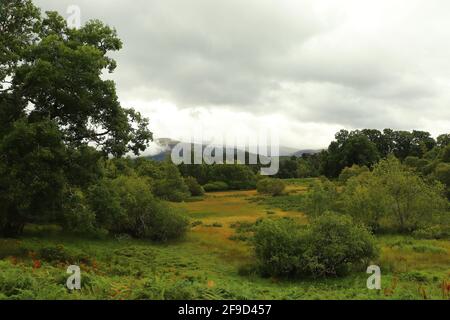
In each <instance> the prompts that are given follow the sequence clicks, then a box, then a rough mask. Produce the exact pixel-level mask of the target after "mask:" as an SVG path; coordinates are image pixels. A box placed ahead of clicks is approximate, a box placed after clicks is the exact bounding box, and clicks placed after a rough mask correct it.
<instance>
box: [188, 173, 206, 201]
mask: <svg viewBox="0 0 450 320" xmlns="http://www.w3.org/2000/svg"><path fill="white" fill-rule="evenodd" d="M184 182H185V183H186V185H187V187H188V188H189V192H190V193H191V196H193V197H197V196H202V195H204V194H205V190H204V189H203V187H202V186H201V185H200V184H199V183H198V182H197V180H196V179H195V178H194V177H185V178H184Z"/></svg>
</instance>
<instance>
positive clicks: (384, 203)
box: [340, 157, 448, 233]
mask: <svg viewBox="0 0 450 320" xmlns="http://www.w3.org/2000/svg"><path fill="white" fill-rule="evenodd" d="M361 177H362V176H360V177H356V178H351V179H350V180H348V182H347V183H346V185H345V188H344V192H343V193H342V196H341V198H340V200H341V201H340V205H341V206H340V209H341V210H342V211H343V213H345V214H349V215H351V216H352V217H353V218H354V219H355V220H356V221H357V222H362V223H364V224H366V225H367V226H369V227H370V228H371V229H372V230H373V231H378V230H381V229H385V230H389V231H395V232H396V231H399V232H409V233H411V232H414V231H415V230H418V229H421V228H426V227H428V226H430V225H433V224H441V223H443V220H444V217H445V215H446V214H445V212H446V210H447V208H448V202H447V200H446V199H445V197H443V193H444V187H443V186H442V185H441V184H440V183H429V182H426V181H425V180H424V179H422V178H421V177H420V176H419V175H418V174H417V173H415V172H414V171H412V170H411V169H410V168H408V167H407V166H405V165H403V164H401V163H400V161H399V160H397V159H396V158H393V157H390V158H388V159H387V160H382V161H380V162H379V163H378V164H377V165H375V167H374V170H373V172H371V173H366V174H364V178H361Z"/></svg>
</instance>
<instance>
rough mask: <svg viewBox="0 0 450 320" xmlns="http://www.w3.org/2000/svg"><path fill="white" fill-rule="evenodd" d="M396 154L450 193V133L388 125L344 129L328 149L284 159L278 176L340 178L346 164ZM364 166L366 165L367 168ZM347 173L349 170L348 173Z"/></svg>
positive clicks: (371, 163)
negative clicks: (386, 127)
mask: <svg viewBox="0 0 450 320" xmlns="http://www.w3.org/2000/svg"><path fill="white" fill-rule="evenodd" d="M389 155H393V156H395V157H396V158H397V159H399V160H400V161H401V162H402V163H404V164H406V165H408V166H409V167H411V168H413V169H414V170H416V171H417V172H418V173H420V174H421V175H422V176H423V177H426V178H427V179H429V180H438V181H440V182H442V183H443V184H444V185H445V186H446V188H447V193H448V195H449V196H450V191H449V190H450V134H443V135H440V136H439V137H437V139H434V138H433V137H432V136H431V134H430V133H428V132H424V131H415V130H414V131H412V132H409V131H394V130H391V129H385V130H383V131H379V130H375V129H364V130H355V131H347V130H341V131H339V132H338V133H337V134H336V136H335V141H333V142H331V143H330V145H329V147H328V149H326V150H323V151H321V152H319V153H316V154H304V155H302V157H301V158H296V157H291V158H288V159H281V161H280V171H279V173H278V175H277V177H279V178H282V179H287V178H306V177H319V176H326V177H328V178H330V179H334V178H338V177H339V176H340V175H341V174H342V173H343V171H344V169H345V170H348V169H346V168H351V167H352V166H354V165H357V166H359V167H362V168H366V169H369V168H372V167H373V166H374V165H375V164H376V163H378V162H379V161H380V160H381V159H385V158H387V157H388V156H389ZM363 170H364V169H363ZM344 175H345V173H344Z"/></svg>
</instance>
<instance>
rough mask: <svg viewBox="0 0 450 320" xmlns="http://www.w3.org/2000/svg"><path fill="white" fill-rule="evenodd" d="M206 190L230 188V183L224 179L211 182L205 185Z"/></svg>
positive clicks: (215, 190) (214, 190)
mask: <svg viewBox="0 0 450 320" xmlns="http://www.w3.org/2000/svg"><path fill="white" fill-rule="evenodd" d="M203 189H205V191H206V192H217V191H226V190H228V184H226V183H225V182H222V181H216V182H210V183H207V184H205V185H204V186H203Z"/></svg>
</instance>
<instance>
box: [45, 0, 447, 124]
mask: <svg viewBox="0 0 450 320" xmlns="http://www.w3.org/2000/svg"><path fill="white" fill-rule="evenodd" d="M317 1H319V0H317ZM317 1H312V0H309V1H307V0H304V1H291V2H290V3H296V5H295V7H294V6H293V7H286V5H287V3H289V2H287V1H276V0H246V1H239V0H227V1H211V0H191V1H176V0H164V1H154V0H133V1H125V0H116V1H110V0H95V1H87V0H78V1H77V0H62V1H58V2H56V1H51V0H38V1H36V2H37V3H38V4H40V5H42V6H43V7H45V8H56V9H58V10H59V11H60V12H62V13H64V12H65V10H66V8H67V6H68V5H70V4H77V5H79V6H80V7H81V10H82V14H83V19H84V20H86V19H88V18H100V19H102V20H104V21H106V22H107V23H108V24H110V25H112V26H115V27H116V28H117V29H118V32H119V35H120V36H121V38H122V39H123V41H124V45H125V47H124V49H123V50H122V51H121V52H120V53H118V54H115V57H116V58H117V60H118V63H119V68H118V69H117V71H116V73H115V75H114V79H115V80H116V81H117V84H118V89H119V93H120V94H121V96H125V97H127V98H129V99H132V98H134V99H141V100H156V99H165V100H169V101H171V102H173V103H175V104H176V105H177V106H178V107H179V108H192V107H197V106H202V107H209V108H212V109H214V108H231V109H233V108H234V109H236V110H246V111H249V112H252V113H253V114H256V115H260V114H267V113H281V114H284V115H285V116H287V117H289V118H292V120H293V121H298V122H301V121H308V122H317V123H324V124H330V125H336V124H337V125H343V126H348V127H380V128H382V127H387V126H391V127H396V128H404V127H407V126H408V125H409V126H414V123H417V121H414V119H417V118H418V115H420V116H428V117H430V119H432V118H433V117H436V116H438V115H441V116H442V115H446V116H448V111H446V110H447V109H448V108H446V103H447V102H448V101H450V100H449V99H447V97H446V96H444V95H443V91H445V89H446V88H444V87H443V86H442V85H441V84H438V83H437V82H436V79H435V78H436V77H437V76H439V77H443V78H444V79H446V77H447V76H446V72H447V71H450V66H449V65H447V64H448V63H447V62H445V60H443V59H442V57H443V56H445V53H450V52H449V51H450V47H445V46H444V49H446V50H444V51H443V50H439V49H442V48H443V47H442V46H443V44H442V40H443V39H445V37H446V36H448V35H449V34H448V32H446V31H445V30H443V29H445V28H447V29H448V25H447V24H446V22H445V21H446V19H447V18H448V17H447V14H444V13H443V12H445V9H444V8H448V7H449V4H448V3H447V2H446V1H437V2H439V4H440V5H441V6H437V5H436V3H434V4H428V5H427V4H424V3H423V2H420V1H415V0H414V1H404V4H405V5H408V4H410V3H411V6H410V7H411V8H412V9H411V10H410V11H408V10H403V8H402V7H401V6H399V7H400V8H401V10H403V11H407V13H408V14H406V13H404V12H403V11H402V12H400V11H399V12H398V14H399V18H398V19H399V22H398V24H397V22H396V21H395V20H394V19H391V18H390V17H392V16H394V13H395V12H394V13H392V16H386V25H388V24H389V25H392V30H391V29H382V27H381V29H380V30H378V29H376V30H375V31H373V32H372V31H370V30H369V31H367V32H363V31H359V30H358V28H359V26H358V25H355V26H353V25H348V23H349V20H351V18H353V17H352V16H351V15H345V14H342V12H341V11H339V12H336V13H334V12H333V11H330V12H328V13H327V14H328V16H326V17H324V16H321V15H320V14H319V13H318V12H317V11H316V9H315V2H317ZM381 2H382V1H381ZM383 3H384V2H383ZM386 3H390V2H386ZM351 5H354V2H351V1H344V2H343V3H342V7H344V8H345V6H347V7H348V6H351ZM420 6H423V7H424V8H420ZM393 10H394V9H393ZM435 14H436V15H437V17H438V18H439V19H438V22H437V24H430V22H429V19H428V17H429V16H432V15H435ZM389 19H391V20H389ZM402 19H403V20H402ZM358 21H359V20H358ZM416 21H417V23H418V25H417V26H413V25H408V24H411V23H413V22H416ZM358 23H361V24H362V25H363V24H364V23H365V21H364V19H361V22H358ZM401 23H404V24H405V25H404V26H402V25H399V24H401ZM439 23H441V24H442V25H440V24H439ZM362 25H361V27H362ZM378 28H380V27H378ZM386 28H387V27H386ZM394 28H395V29H394ZM414 28H417V31H416V30H415V29H414ZM435 29H438V31H439V32H435V33H432V32H433V30H435ZM433 34H435V35H436V37H438V38H437V39H430V38H429V37H428V36H432V35H433ZM425 49H428V51H427V50H425ZM435 54H436V58H433V57H434V55H435ZM444 62H445V63H444ZM440 66H442V68H439V67H440ZM441 69H442V70H441ZM436 73H437V74H436ZM444 82H445V81H444ZM134 95H138V96H134ZM424 106H427V108H429V109H427V110H424V109H425V107H424ZM424 111H425V112H424ZM399 115H402V116H399ZM411 120H413V121H412V122H411ZM411 124H412V125H411Z"/></svg>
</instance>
